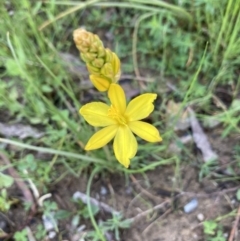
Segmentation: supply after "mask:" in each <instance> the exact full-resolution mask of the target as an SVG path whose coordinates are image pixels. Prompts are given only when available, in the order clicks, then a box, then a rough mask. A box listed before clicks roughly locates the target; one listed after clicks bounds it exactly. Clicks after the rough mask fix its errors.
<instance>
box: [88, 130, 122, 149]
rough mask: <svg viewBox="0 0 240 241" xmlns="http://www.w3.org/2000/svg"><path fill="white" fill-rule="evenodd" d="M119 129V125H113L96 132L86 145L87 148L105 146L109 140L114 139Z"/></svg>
mask: <svg viewBox="0 0 240 241" xmlns="http://www.w3.org/2000/svg"><path fill="white" fill-rule="evenodd" d="M117 130H118V126H117V125H111V126H107V127H105V128H103V129H102V130H100V131H98V132H96V133H95V134H94V135H93V136H92V137H91V138H90V139H89V141H88V143H87V144H86V146H85V150H86V151H89V150H95V149H98V148H101V147H103V146H105V145H106V144H107V143H108V142H109V141H111V140H112V139H113V137H114V136H115V135H116V132H117Z"/></svg>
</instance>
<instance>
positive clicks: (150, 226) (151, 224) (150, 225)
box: [142, 208, 172, 236]
mask: <svg viewBox="0 0 240 241" xmlns="http://www.w3.org/2000/svg"><path fill="white" fill-rule="evenodd" d="M171 211H172V209H171V208H169V209H168V210H167V211H166V212H164V213H163V214H162V215H161V216H159V217H158V218H157V219H155V220H154V221H153V222H151V223H150V224H149V225H148V226H147V227H146V228H145V229H144V230H143V232H142V235H143V236H145V235H146V234H147V232H148V231H149V230H150V229H151V228H152V226H153V225H154V224H155V223H156V222H157V221H158V220H159V219H162V218H164V217H165V216H167V215H168V214H169V213H170V212H171Z"/></svg>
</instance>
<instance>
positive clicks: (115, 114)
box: [108, 105, 128, 126]
mask: <svg viewBox="0 0 240 241" xmlns="http://www.w3.org/2000/svg"><path fill="white" fill-rule="evenodd" d="M108 116H109V117H110V118H112V119H114V120H116V121H117V122H118V124H119V125H124V126H126V125H127V123H128V120H127V118H126V117H125V116H124V115H122V114H121V113H120V112H119V110H118V109H117V108H116V107H114V106H113V105H111V107H110V109H108Z"/></svg>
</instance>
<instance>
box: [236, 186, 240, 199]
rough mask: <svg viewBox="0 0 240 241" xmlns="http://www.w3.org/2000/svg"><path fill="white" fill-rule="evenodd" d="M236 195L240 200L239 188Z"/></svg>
mask: <svg viewBox="0 0 240 241" xmlns="http://www.w3.org/2000/svg"><path fill="white" fill-rule="evenodd" d="M236 197H237V200H238V201H240V189H238V190H237V193H236Z"/></svg>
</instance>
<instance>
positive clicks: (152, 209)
mask: <svg viewBox="0 0 240 241" xmlns="http://www.w3.org/2000/svg"><path fill="white" fill-rule="evenodd" d="M170 202H171V200H166V201H164V202H163V203H160V204H158V205H156V206H154V207H153V208H150V209H148V210H146V211H144V212H142V213H139V214H137V215H136V216H135V217H132V218H128V219H127V220H128V221H129V222H131V223H132V222H135V221H137V220H138V219H139V218H142V217H144V216H146V215H148V214H149V213H151V212H153V211H156V210H158V209H161V208H163V207H165V205H166V204H167V203H170Z"/></svg>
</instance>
